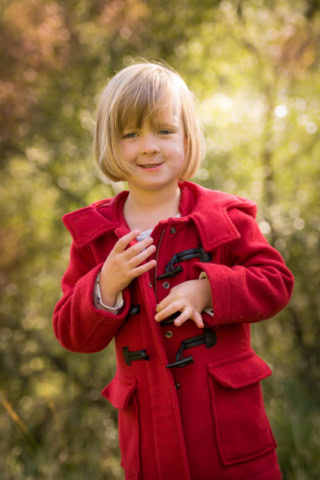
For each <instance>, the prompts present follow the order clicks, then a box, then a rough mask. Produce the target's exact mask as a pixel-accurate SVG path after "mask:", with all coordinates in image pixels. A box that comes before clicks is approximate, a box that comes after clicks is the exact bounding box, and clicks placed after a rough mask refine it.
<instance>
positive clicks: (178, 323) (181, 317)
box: [174, 306, 193, 327]
mask: <svg viewBox="0 0 320 480" xmlns="http://www.w3.org/2000/svg"><path fill="white" fill-rule="evenodd" d="M192 314H193V310H192V308H191V307H190V306H187V307H186V308H185V309H184V310H183V312H182V313H181V315H179V317H177V318H176V319H175V321H174V324H175V326H176V327H180V326H181V325H182V324H183V323H184V322H186V321H187V320H189V318H191V316H192Z"/></svg>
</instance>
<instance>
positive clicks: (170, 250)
mask: <svg viewBox="0 0 320 480" xmlns="http://www.w3.org/2000/svg"><path fill="white" fill-rule="evenodd" d="M179 186H180V189H181V199H180V207H179V210H180V215H181V217H180V218H168V219H165V220H163V221H161V222H159V223H158V225H156V227H155V228H154V230H153V232H152V234H151V235H152V237H153V239H154V244H155V245H156V247H157V249H156V252H155V254H154V257H155V258H156V260H157V266H156V268H155V269H153V270H150V271H149V272H146V273H144V274H143V275H142V276H140V277H139V278H137V279H135V280H134V281H133V282H132V283H131V284H130V285H129V287H127V288H126V289H125V290H124V291H123V297H124V306H123V308H122V310H121V311H120V312H119V313H118V314H114V313H109V312H106V311H103V310H99V309H96V308H95V306H94V303H93V290H94V284H95V280H96V277H97V274H98V272H99V271H100V269H101V268H102V266H103V263H104V261H105V259H106V257H107V255H108V253H109V252H110V251H111V249H112V248H113V246H114V245H115V243H116V242H117V240H118V239H119V238H120V237H122V236H123V235H125V234H127V233H128V232H129V228H128V225H127V223H126V221H125V218H124V216H123V205H124V202H125V200H126V198H127V195H128V192H121V193H120V194H118V195H117V196H116V197H114V198H112V199H107V200H103V201H100V202H97V203H94V204H92V205H91V206H88V207H85V208H81V209H79V210H77V211H75V212H72V213H69V214H67V215H65V216H64V217H63V221H64V223H65V225H66V227H67V228H68V230H69V231H70V233H71V235H72V237H73V242H72V246H71V253H70V263H69V266H68V268H67V270H66V272H65V274H64V276H63V279H62V291H63V297H62V298H61V299H60V301H59V302H58V303H57V305H56V307H55V309H54V317H53V322H54V331H55V335H56V337H57V338H58V340H59V341H60V342H61V344H62V345H63V346H64V347H65V348H67V349H69V350H71V351H74V352H86V353H90V352H97V351H100V350H102V349H104V348H105V347H106V346H107V345H108V344H109V342H110V341H111V340H112V339H113V338H115V345H116V356H117V371H116V374H115V376H114V378H113V379H112V380H111V382H110V383H109V384H108V385H107V386H106V387H105V388H104V390H103V391H102V394H103V395H104V397H105V398H107V399H108V400H109V401H110V402H111V403H112V405H113V406H114V407H115V408H117V409H118V410H119V417H118V418H119V443H120V450H121V464H122V466H123V468H124V470H125V474H126V479H129V480H251V479H252V480H279V479H280V478H281V474H280V470H279V467H278V462H277V457H276V453H275V447H276V442H275V440H274V437H273V434H272V432H271V429H270V425H269V421H268V418H267V415H266V413H265V409H264V405H263V398H262V392H261V386H260V381H261V380H262V379H264V378H266V377H268V376H269V375H271V370H270V368H269V366H268V365H267V364H266V363H265V362H264V361H263V360H262V359H261V358H260V357H258V356H257V354H256V353H255V351H254V350H252V348H251V344H250V324H251V323H253V322H258V321H261V320H264V319H267V318H270V317H272V316H273V315H275V314H277V313H278V312H279V311H280V310H281V309H283V308H284V307H285V305H286V304H287V302H288V301H289V298H290V296H291V293H292V289H293V277H292V274H291V273H290V271H289V270H288V269H287V267H286V266H285V264H284V261H283V259H282V257H281V255H280V254H279V253H278V252H277V251H276V250H275V249H274V248H272V247H271V246H270V245H269V244H268V243H267V241H266V240H265V238H264V237H263V235H262V234H261V232H260V230H259V227H258V225H257V223H256V220H255V215H256V206H255V204H254V203H253V202H251V201H249V200H247V199H244V198H240V197H237V196H233V195H231V194H227V193H223V192H219V191H212V190H209V189H206V188H203V187H201V186H199V185H197V184H194V183H191V182H181V183H180V184H179ZM200 246H201V247H202V248H203V249H204V251H205V252H207V253H208V254H209V260H208V258H206V259H203V258H201V257H199V256H198V257H197V256H195V257H193V258H189V259H186V260H183V261H181V262H180V263H179V262H178V265H177V263H175V262H174V261H172V259H174V258H175V260H179V257H174V256H175V255H177V254H178V253H179V252H181V251H185V250H189V249H199V247H200ZM149 258H152V257H149ZM170 260H171V261H172V262H171V265H172V264H173V267H174V268H173V269H174V274H172V275H171V274H170V271H169V275H167V276H166V275H165V276H164V277H163V274H164V273H165V272H166V267H167V266H168V264H170ZM179 265H180V267H179V268H178V269H177V268H176V267H177V266H179ZM167 270H168V268H167ZM169 270H170V269H169ZM177 270H178V271H177ZM201 272H205V273H206V275H207V276H208V278H209V281H210V285H211V290H212V301H213V313H214V315H213V316H212V315H210V314H209V313H203V319H204V323H205V329H199V328H198V327H196V325H195V323H194V322H193V321H191V320H190V321H187V322H186V323H184V324H183V325H182V326H180V327H176V326H174V324H172V323H171V324H170V323H167V324H166V323H165V324H163V323H161V324H159V323H157V322H155V320H154V315H155V310H156V305H157V303H159V302H160V301H161V300H162V299H163V298H164V297H165V296H166V295H167V294H168V292H169V291H170V289H171V288H172V287H173V286H175V285H177V284H179V283H181V282H184V281H186V280H191V279H197V278H199V275H200V274H201ZM158 277H161V278H158ZM110 281H111V282H112V279H110ZM204 331H206V332H209V333H210V335H211V337H210V338H211V340H212V335H214V339H213V341H211V340H210V341H209V343H208V342H206V341H203V342H202V344H199V345H197V346H192V345H191V347H190V345H189V347H188V346H186V343H185V342H184V341H185V340H187V339H190V338H193V337H199V335H201V334H203V333H204ZM212 332H213V333H212ZM183 342H184V343H183ZM182 345H185V349H184V348H183V347H182ZM181 350H182V351H181ZM133 352H136V353H133ZM137 352H138V353H137ZM178 352H180V354H179V355H180V356H179V355H178ZM136 354H137V357H135V355H136ZM187 357H191V362H192V363H191V362H190V363H188V362H186V364H185V365H184V366H182V367H174V366H173V367H171V368H170V367H168V365H169V364H172V363H175V362H176V360H178V359H181V358H187ZM189 360H190V359H189Z"/></svg>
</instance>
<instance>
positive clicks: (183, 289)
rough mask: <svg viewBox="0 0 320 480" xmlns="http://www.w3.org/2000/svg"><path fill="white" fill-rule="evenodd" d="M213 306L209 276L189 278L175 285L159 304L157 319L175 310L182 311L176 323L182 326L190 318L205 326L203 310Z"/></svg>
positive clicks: (163, 317) (200, 326) (201, 326)
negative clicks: (196, 278) (195, 278)
mask: <svg viewBox="0 0 320 480" xmlns="http://www.w3.org/2000/svg"><path fill="white" fill-rule="evenodd" d="M210 306H212V297H211V288H210V283H209V280H208V279H207V278H203V279H201V280H188V281H187V282H183V283H180V285H177V286H176V287H173V288H172V289H171V291H170V293H169V295H168V296H167V297H166V298H164V299H163V300H162V301H161V302H160V303H159V304H158V305H157V314H156V316H155V320H156V321H157V322H161V321H162V320H164V319H165V318H167V317H169V316H170V315H172V314H173V313H175V312H178V311H180V312H181V315H179V317H177V318H176V319H175V321H174V324H175V325H176V326H177V327H180V325H182V324H183V323H184V322H186V321H187V320H188V319H191V320H193V321H194V323H195V324H196V325H197V327H199V328H203V327H204V323H203V320H202V317H201V312H202V311H203V310H204V309H205V308H207V307H210Z"/></svg>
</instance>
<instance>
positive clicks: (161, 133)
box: [159, 129, 171, 135]
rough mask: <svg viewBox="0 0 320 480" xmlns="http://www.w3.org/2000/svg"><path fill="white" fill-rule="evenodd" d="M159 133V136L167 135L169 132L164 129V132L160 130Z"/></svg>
mask: <svg viewBox="0 0 320 480" xmlns="http://www.w3.org/2000/svg"><path fill="white" fill-rule="evenodd" d="M159 133H160V135H169V134H170V133H171V132H170V130H166V129H164V130H160V132H159Z"/></svg>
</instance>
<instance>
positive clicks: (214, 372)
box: [209, 350, 272, 388]
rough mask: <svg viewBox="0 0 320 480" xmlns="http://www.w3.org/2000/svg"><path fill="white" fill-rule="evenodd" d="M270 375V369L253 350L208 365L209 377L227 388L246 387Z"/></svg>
mask: <svg viewBox="0 0 320 480" xmlns="http://www.w3.org/2000/svg"><path fill="white" fill-rule="evenodd" d="M271 374H272V371H271V368H270V367H269V366H268V365H267V364H266V362H264V361H263V360H262V358H260V357H258V355H257V354H256V353H255V352H254V351H253V350H250V351H249V352H245V353H243V354H241V355H238V356H237V357H233V358H232V359H231V360H230V359H228V360H224V361H220V362H216V363H211V364H210V365H209V375H210V376H211V377H213V378H214V379H215V380H216V381H217V382H218V383H220V384H221V385H223V386H224V387H228V388H241V387H246V386H248V385H252V384H254V383H256V382H259V381H260V380H263V379H264V378H266V377H269V376H270V375H271Z"/></svg>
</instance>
